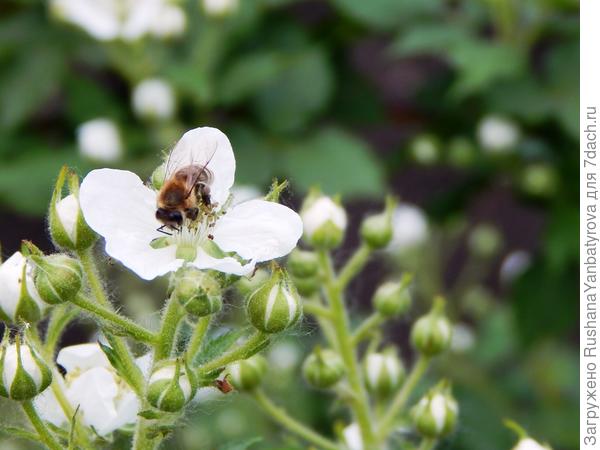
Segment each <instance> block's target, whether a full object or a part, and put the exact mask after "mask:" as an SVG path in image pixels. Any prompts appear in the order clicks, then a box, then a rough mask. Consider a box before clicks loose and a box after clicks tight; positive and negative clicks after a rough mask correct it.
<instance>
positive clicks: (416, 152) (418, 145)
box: [410, 135, 440, 165]
mask: <svg viewBox="0 0 600 450" xmlns="http://www.w3.org/2000/svg"><path fill="white" fill-rule="evenodd" d="M410 153H411V156H412V157H413V159H414V160H415V162H417V163H419V164H423V165H431V164H435V163H437V162H438V161H439V159H440V143H439V142H438V140H437V138H436V137H435V136H431V135H422V136H418V137H416V138H415V139H414V140H413V141H412V143H411V145H410Z"/></svg>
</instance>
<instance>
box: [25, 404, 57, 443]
mask: <svg viewBox="0 0 600 450" xmlns="http://www.w3.org/2000/svg"><path fill="white" fill-rule="evenodd" d="M21 406H22V407H23V411H25V414H27V417H29V421H30V422H31V424H32V425H33V428H35V431H37V432H38V434H39V436H40V441H41V442H42V443H43V444H44V445H45V446H46V447H48V448H49V449H50V450H62V449H63V446H62V445H60V443H59V442H58V441H57V440H56V439H55V438H54V436H52V434H51V433H50V430H48V428H47V427H46V424H45V423H44V422H43V421H42V419H41V418H40V416H39V415H38V413H37V411H36V410H35V407H34V406H33V402H32V401H31V400H25V401H23V402H21Z"/></svg>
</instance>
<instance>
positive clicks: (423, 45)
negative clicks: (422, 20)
mask: <svg viewBox="0 0 600 450" xmlns="http://www.w3.org/2000/svg"><path fill="white" fill-rule="evenodd" d="M469 39H473V37H472V36H470V35H469V32H468V31H467V30H466V29H465V27H464V25H462V24H458V23H451V22H448V23H435V24H425V25H423V24H420V25H418V26H415V27H413V28H411V29H409V30H408V31H406V32H403V33H401V34H400V36H398V37H397V38H396V39H395V40H394V42H393V43H392V45H391V47H390V51H391V52H392V53H393V54H398V55H410V54H413V53H435V54H442V53H443V52H445V51H448V49H450V48H452V47H455V46H457V45H461V44H462V43H464V42H466V41H468V40H469Z"/></svg>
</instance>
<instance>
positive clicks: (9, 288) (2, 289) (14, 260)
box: [0, 252, 48, 323]
mask: <svg viewBox="0 0 600 450" xmlns="http://www.w3.org/2000/svg"><path fill="white" fill-rule="evenodd" d="M33 270H34V267H33V265H32V264H31V262H30V261H27V258H25V257H24V256H23V254H22V253H21V252H16V253H14V254H13V255H12V256H11V257H10V258H8V259H7V260H6V261H4V262H3V263H2V264H0V319H1V320H3V321H5V322H6V323H17V322H20V321H25V322H27V323H33V322H37V321H38V320H40V318H41V316H42V313H43V311H44V309H45V308H46V307H47V306H48V305H47V304H46V303H44V302H43V301H42V299H41V297H40V295H39V294H38V291H37V289H36V288H35V284H34V282H33Z"/></svg>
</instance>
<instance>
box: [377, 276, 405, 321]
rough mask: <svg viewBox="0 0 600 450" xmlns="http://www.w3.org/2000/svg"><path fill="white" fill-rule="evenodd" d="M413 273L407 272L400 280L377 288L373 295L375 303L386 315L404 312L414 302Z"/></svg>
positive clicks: (396, 314) (398, 314) (378, 309)
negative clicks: (412, 289)
mask: <svg viewBox="0 0 600 450" xmlns="http://www.w3.org/2000/svg"><path fill="white" fill-rule="evenodd" d="M411 281H412V274H409V273H405V274H404V275H403V276H402V279H401V280H400V282H396V281H388V282H386V283H383V284H382V285H381V286H379V287H378V288H377V290H376V291H375V294H374V295H373V305H374V306H375V309H376V310H377V312H378V313H379V314H381V315H382V316H384V317H395V316H400V315H402V314H404V313H405V312H406V311H408V309H409V308H410V306H411V304H412V296H411V294H410V283H411Z"/></svg>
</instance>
